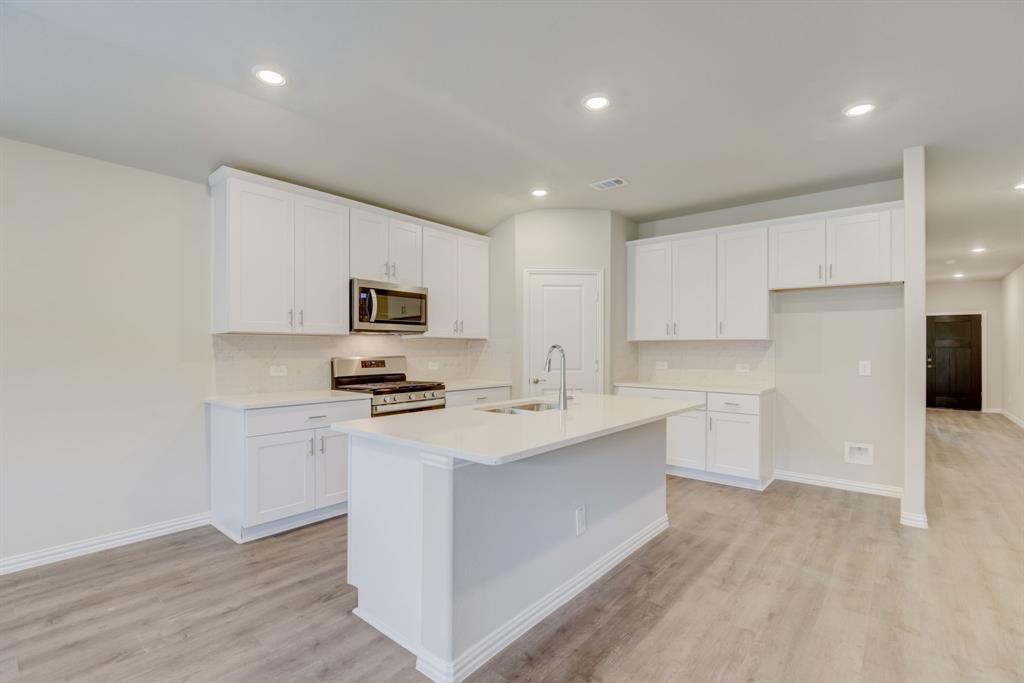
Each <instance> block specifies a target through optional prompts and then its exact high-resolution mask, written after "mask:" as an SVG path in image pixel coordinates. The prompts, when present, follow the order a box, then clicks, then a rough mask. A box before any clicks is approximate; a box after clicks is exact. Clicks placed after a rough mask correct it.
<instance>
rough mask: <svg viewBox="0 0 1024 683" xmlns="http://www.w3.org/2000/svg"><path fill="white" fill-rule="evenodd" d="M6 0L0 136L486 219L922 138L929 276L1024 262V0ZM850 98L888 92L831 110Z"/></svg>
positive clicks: (875, 168) (819, 166)
mask: <svg viewBox="0 0 1024 683" xmlns="http://www.w3.org/2000/svg"><path fill="white" fill-rule="evenodd" d="M0 21H2V26H0V30H2V35H0V38H2V41H0V42H2V46H0V51H2V52H0V58H2V62H0V93H2V102H0V105H2V110H0V134H2V135H5V136H8V137H13V138H17V139H20V140H25V141H28V142H35V143H38V144H43V145H48V146H51V147H57V148H60V149H66V150H70V151H73V152H78V153H81V154H86V155H89V156H93V157H97V158H101V159H107V160H110V161H114V162H117V163H122V164H128V165H131V166H137V167H140V168H145V169H149V170H153V171H157V172H160V173H166V174H169V175H172V176H177V177H181V178H187V179H190V180H196V181H204V180H205V178H206V176H207V175H208V174H209V173H210V172H211V171H212V170H213V169H214V168H216V167H217V166H218V165H220V164H222V163H226V164H230V165H233V166H238V167H241V168H245V169H247V170H252V171H255V172H259V173H264V174H267V175H272V176H276V177H280V178H284V179H288V180H293V181H296V182H300V183H303V184H307V185H311V186H315V187H319V188H322V189H326V190H329V191H334V192H337V193H340V194H344V195H347V196H350V197H354V198H357V199H363V200H365V201H369V202H373V203H377V204H381V205H384V206H388V207H391V208H395V209H398V210H403V211H407V212H409V213H412V214H415V215H420V216H423V217H426V218H431V219H435V220H438V221H441V222H445V223H449V224H453V225H457V226H460V227H468V228H471V229H476V230H480V231H486V230H488V229H490V228H491V227H493V226H494V225H496V224H497V223H498V222H499V221H500V220H502V219H503V218H505V217H507V216H508V215H510V214H513V213H516V212H519V211H523V210H528V209H531V208H537V207H573V208H579V207H587V208H607V209H612V210H615V211H618V212H620V213H622V214H624V215H626V216H628V217H630V218H633V219H635V220H638V221H640V220H649V219H652V218H658V217H664V216H668V215H678V214H682V213H691V212H697V211H706V210H710V209H715V208H722V207H726V206H734V205H739V204H745V203H749V202H754V201H762V200H766V199H773V198H778V197H784V196H789V195H795V194H802V193H806V192H814V191H821V190H826V189H832V188H836V187H843V186H847V185H853V184H859V183H864V182H870V181H875V180H882V179H889V178H895V177H898V176H899V175H900V159H901V150H902V149H903V148H904V147H908V146H912V145H918V144H924V145H927V146H928V188H927V189H928V248H929V277H932V278H945V277H949V275H950V274H951V273H952V271H953V269H954V268H956V269H960V270H963V271H964V272H966V273H967V274H968V276H969V277H971V278H982V277H998V276H1001V275H1003V274H1005V273H1006V272H1008V271H1009V270H1011V269H1012V268H1013V267H1015V266H1016V265H1018V264H1020V263H1021V262H1024V192H1014V191H1013V190H1012V189H1011V187H1012V185H1013V184H1014V183H1016V182H1020V181H1021V180H1022V179H1024V178H1022V176H1024V132H1022V131H1021V126H1022V122H1024V52H1022V51H1021V47H1020V45H1021V42H1020V41H1021V36H1022V35H1024V2H1019V1H1018V2H1003V3H988V2H969V3H955V2H945V3H941V2H935V3H895V2H894V3H874V2H872V3H855V2H851V3H827V2H818V3H798V2H797V3H794V2H785V3H773V2H756V3H755V2H751V3H745V2H734V3H689V2H687V3H682V2H681V3H667V2H658V3H640V2H630V3H615V2H605V3H575V2H551V3H539V2H505V3H502V2H479V3H469V2H465V3H460V2H426V1H425V2H415V3H413V2H390V3H384V2H381V3H341V2H338V3H326V2H288V3H284V2H266V3H242V2H191V3H186V2H146V3H144V2H94V1H89V0H79V1H76V2H63V1H53V0H51V1H50V2H21V1H18V0H15V1H9V0H5V1H4V2H3V4H2V5H0ZM257 64H260V65H269V66H273V67H276V68H279V69H280V70H281V71H282V72H284V73H285V74H286V76H287V77H288V84H287V85H286V86H284V87H282V88H270V87H267V86H264V85H261V84H259V83H257V82H256V81H255V80H254V79H253V77H252V75H251V68H252V67H253V66H254V65H257ZM596 91H600V92H605V93H607V94H609V95H610V96H611V97H612V98H613V105H612V107H611V108H610V109H609V110H608V111H606V112H603V113H600V114H594V113H591V112H587V111H584V110H583V109H582V107H581V106H580V100H581V98H582V97H583V96H584V95H585V94H588V93H591V92H596ZM859 100H872V101H875V102H877V103H878V110H877V111H876V112H875V113H874V114H872V115H870V116H868V117H865V118H863V119H847V118H845V117H844V116H842V113H841V112H842V109H843V108H844V106H845V105H847V104H850V103H852V102H855V101H859ZM613 175H621V176H623V177H625V178H626V179H628V180H629V182H630V184H629V185H628V186H627V187H624V188H620V189H616V190H612V191H609V192H604V193H598V192H596V191H594V190H592V189H590V188H589V187H588V184H589V183H590V182H592V181H595V180H599V179H603V178H607V177H609V176H613ZM533 187H546V188H548V189H549V190H550V191H551V193H550V195H549V196H548V197H546V198H544V199H536V198H533V197H531V196H530V195H529V190H530V189H531V188H533ZM975 244H984V245H985V246H987V247H988V248H989V251H988V252H987V253H986V254H985V255H983V256H980V257H977V256H972V255H970V254H969V253H968V252H967V250H968V248H969V247H971V246H974V245H975ZM948 258H955V259H957V264H956V265H955V266H948V265H946V264H945V263H944V261H945V260H946V259H948Z"/></svg>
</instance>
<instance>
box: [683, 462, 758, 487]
mask: <svg viewBox="0 0 1024 683" xmlns="http://www.w3.org/2000/svg"><path fill="white" fill-rule="evenodd" d="M665 473H666V474H669V475H671V476H673V477H682V478H684V479H696V480H697V481H706V482H708V483H711V484H722V485H724V486H736V487H738V488H741V489H750V490H751V491H764V490H765V489H766V488H768V485H769V484H771V483H772V482H773V481H775V479H774V478H772V479H768V480H761V479H744V478H743V477H733V476H730V475H728V474H715V473H714V472H706V471H704V470H694V469H690V468H689V467H680V466H679V465H666V466H665Z"/></svg>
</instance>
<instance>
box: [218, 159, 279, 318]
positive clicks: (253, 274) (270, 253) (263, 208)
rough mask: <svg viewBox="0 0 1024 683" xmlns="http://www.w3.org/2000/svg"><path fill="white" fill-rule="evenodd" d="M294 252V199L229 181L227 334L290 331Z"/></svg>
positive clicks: (243, 183)
mask: <svg viewBox="0 0 1024 683" xmlns="http://www.w3.org/2000/svg"><path fill="white" fill-rule="evenodd" d="M294 249H295V196H294V195H293V194H292V193H291V192H285V191H282V190H278V189H275V188H270V187H264V186H262V185H258V184H256V183H249V182H245V181H243V180H236V179H231V180H229V181H228V253H229V259H230V261H229V272H230V277H229V282H230V296H229V301H230V303H229V306H228V328H229V331H231V332H292V331H293V327H292V324H293V322H294V307H295V261H294Z"/></svg>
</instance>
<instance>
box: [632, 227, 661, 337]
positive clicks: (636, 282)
mask: <svg viewBox="0 0 1024 683" xmlns="http://www.w3.org/2000/svg"><path fill="white" fill-rule="evenodd" d="M628 269H629V276H628V282H629V285H630V292H629V302H630V304H631V305H630V316H629V320H630V328H631V329H630V332H629V338H630V339H645V340H647V339H671V338H672V244H671V242H653V243H650V244H638V245H631V246H630V248H629V262H628Z"/></svg>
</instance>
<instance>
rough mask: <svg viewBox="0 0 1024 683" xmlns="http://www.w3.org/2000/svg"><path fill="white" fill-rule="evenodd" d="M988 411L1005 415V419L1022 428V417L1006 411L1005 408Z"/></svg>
mask: <svg viewBox="0 0 1024 683" xmlns="http://www.w3.org/2000/svg"><path fill="white" fill-rule="evenodd" d="M988 412H992V413H996V412H998V413H999V414H1000V415H1002V416H1003V417H1005V418H1006V419H1007V420H1009V421H1010V422H1012V423H1013V424H1015V425H1017V426H1018V427H1020V428H1021V429H1024V418H1020V417H1017V416H1016V415H1014V414H1013V413H1010V412H1007V411H1005V410H991V411H988Z"/></svg>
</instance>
